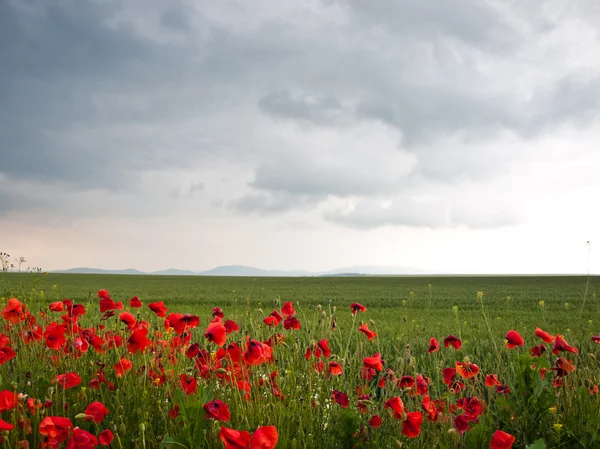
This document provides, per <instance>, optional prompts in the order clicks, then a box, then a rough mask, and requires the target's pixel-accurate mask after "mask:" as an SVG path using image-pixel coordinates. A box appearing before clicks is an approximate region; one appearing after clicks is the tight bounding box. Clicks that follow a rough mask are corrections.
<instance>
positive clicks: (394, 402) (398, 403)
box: [385, 396, 404, 420]
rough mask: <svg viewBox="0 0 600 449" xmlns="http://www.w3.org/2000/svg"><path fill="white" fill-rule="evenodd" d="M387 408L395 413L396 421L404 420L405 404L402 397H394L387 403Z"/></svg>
mask: <svg viewBox="0 0 600 449" xmlns="http://www.w3.org/2000/svg"><path fill="white" fill-rule="evenodd" d="M385 408H390V409H392V410H393V412H394V417H395V418H396V419H399V420H400V419H402V414H403V413H404V403H403V402H402V399H400V396H394V397H393V398H390V399H388V400H387V401H385Z"/></svg>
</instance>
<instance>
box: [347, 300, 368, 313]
mask: <svg viewBox="0 0 600 449" xmlns="http://www.w3.org/2000/svg"><path fill="white" fill-rule="evenodd" d="M350 309H352V315H356V312H366V311H367V308H366V307H365V306H363V305H362V304H359V303H357V302H353V303H352V304H350Z"/></svg>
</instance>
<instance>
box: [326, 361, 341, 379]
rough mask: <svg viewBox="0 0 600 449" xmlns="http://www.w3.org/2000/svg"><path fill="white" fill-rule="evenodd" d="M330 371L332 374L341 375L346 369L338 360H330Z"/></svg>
mask: <svg viewBox="0 0 600 449" xmlns="http://www.w3.org/2000/svg"><path fill="white" fill-rule="evenodd" d="M328 373H329V374H330V375H331V376H339V375H341V374H344V370H343V368H342V365H340V364H339V363H338V362H329V368H328Z"/></svg>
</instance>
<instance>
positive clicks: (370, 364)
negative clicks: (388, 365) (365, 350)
mask: <svg viewBox="0 0 600 449" xmlns="http://www.w3.org/2000/svg"><path fill="white" fill-rule="evenodd" d="M363 366H364V367H365V368H370V369H374V370H375V371H382V370H383V361H382V360H381V355H380V354H379V353H378V352H376V353H375V354H374V355H372V356H370V357H365V358H364V359H363Z"/></svg>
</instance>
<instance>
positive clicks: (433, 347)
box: [427, 337, 440, 354]
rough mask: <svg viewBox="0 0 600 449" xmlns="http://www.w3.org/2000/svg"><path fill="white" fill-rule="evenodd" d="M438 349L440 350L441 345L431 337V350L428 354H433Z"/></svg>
mask: <svg viewBox="0 0 600 449" xmlns="http://www.w3.org/2000/svg"><path fill="white" fill-rule="evenodd" d="M438 349H440V344H439V343H438V341H437V339H436V338H435V337H431V339H430V340H429V349H428V350H427V352H428V353H430V354H432V353H434V352H436V351H437V350H438Z"/></svg>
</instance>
